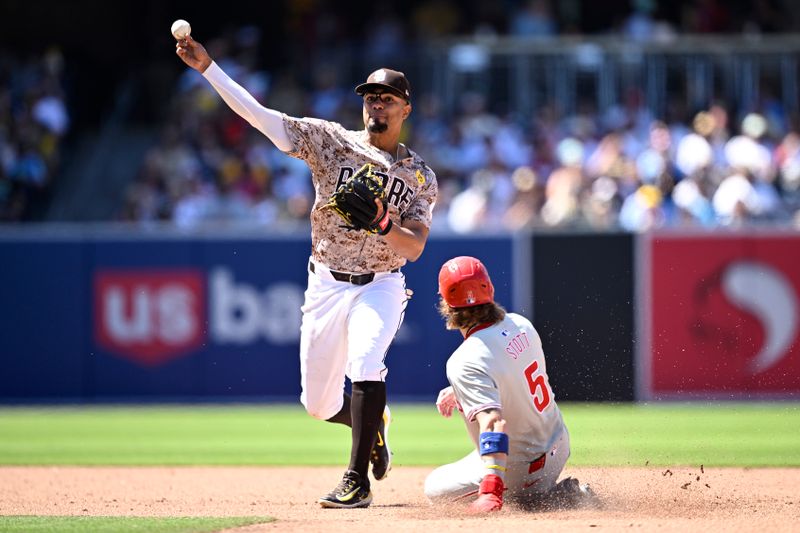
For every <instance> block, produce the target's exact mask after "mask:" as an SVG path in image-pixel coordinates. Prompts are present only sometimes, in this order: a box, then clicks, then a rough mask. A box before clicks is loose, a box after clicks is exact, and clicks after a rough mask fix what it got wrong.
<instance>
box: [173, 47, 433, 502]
mask: <svg viewBox="0 0 800 533" xmlns="http://www.w3.org/2000/svg"><path fill="white" fill-rule="evenodd" d="M176 52H177V54H178V56H179V57H180V58H181V59H182V60H183V61H184V62H185V63H186V64H187V65H189V66H190V67H192V68H194V69H196V70H198V71H199V72H200V73H202V75H203V76H204V77H205V78H206V80H208V82H209V83H210V84H211V85H212V86H213V87H214V89H215V90H216V91H217V92H218V93H219V95H220V96H221V97H222V99H223V100H224V101H225V102H226V103H227V104H228V105H229V106H230V108H231V109H233V110H234V111H235V112H236V113H238V114H239V115H240V116H242V117H243V118H244V119H245V120H247V121H248V122H249V123H250V124H251V125H253V126H254V127H255V128H257V129H258V130H259V131H260V132H262V133H263V134H264V135H266V136H267V137H268V138H269V139H270V140H271V141H272V142H273V143H274V144H275V146H277V147H278V148H279V149H280V150H282V151H284V152H286V153H287V154H289V155H291V156H294V157H298V158H300V159H303V160H304V161H305V162H306V163H307V164H308V166H309V167H310V168H311V173H312V181H313V185H314V190H315V191H316V199H315V202H314V206H313V208H312V210H311V245H312V249H311V257H310V258H309V262H308V265H307V266H308V288H307V290H306V293H305V302H304V304H303V307H302V311H303V320H302V325H301V332H300V372H301V384H302V394H301V402H302V403H303V405H304V406H305V408H306V410H307V411H308V413H309V414H310V415H312V416H314V417H316V418H319V419H321V420H327V421H329V422H335V423H340V424H346V425H348V426H350V427H351V428H352V431H351V434H352V446H351V451H350V463H349V466H348V467H347V470H346V471H345V473H344V476H343V478H342V481H341V482H340V483H339V485H338V486H337V487H336V488H335V489H334V490H332V491H331V492H330V493H329V494H327V495H325V496H323V497H322V498H320V500H319V503H320V505H322V506H323V507H332V508H351V507H367V506H368V505H369V504H370V503H371V502H372V492H371V490H370V481H369V477H368V468H369V464H370V462H372V474H373V477H374V478H375V479H376V480H380V479H383V478H384V477H386V475H387V473H388V472H389V469H390V468H391V452H390V450H389V443H388V429H389V422H390V420H391V418H390V415H389V410H388V408H386V384H385V381H384V380H385V378H386V374H387V368H386V364H385V357H386V353H387V350H388V349H389V345H390V343H391V342H392V340H393V339H394V336H395V334H396V332H397V330H398V329H399V327H400V324H401V323H402V320H403V313H404V311H405V307H406V303H407V299H408V296H407V294H406V289H405V277H404V276H403V274H402V273H401V272H400V267H402V266H403V265H404V264H405V263H406V261H407V260H410V261H414V260H416V259H417V258H418V257H419V256H420V254H421V253H422V250H423V248H424V247H425V243H426V241H427V238H428V229H429V227H430V222H431V215H432V212H433V206H434V203H435V201H436V194H437V185H436V176H435V175H434V173H433V171H432V170H431V169H430V168H429V167H428V166H427V165H426V164H425V162H424V161H423V160H422V159H421V158H420V157H419V156H418V155H417V154H415V153H414V152H412V151H411V150H409V149H408V148H407V147H406V146H404V145H403V144H401V143H400V142H399V138H400V130H401V127H402V125H403V122H404V121H405V119H406V118H408V115H409V113H411V103H410V99H411V87H410V85H409V83H408V80H407V79H406V77H405V75H404V74H403V73H402V72H397V71H394V70H390V69H386V68H382V69H379V70H376V71H375V72H373V73H372V74H370V75H369V77H368V78H367V81H366V83H362V84H361V85H359V86H357V87H356V88H355V92H356V93H357V94H359V95H360V96H362V97H363V118H364V126H365V128H364V129H363V130H360V131H348V130H346V129H344V128H343V127H342V126H341V125H339V124H336V123H333V122H328V121H324V120H319V119H313V118H293V117H289V116H286V115H285V114H282V113H280V112H278V111H274V110H272V109H268V108H265V107H263V106H262V105H261V104H259V103H258V102H257V101H256V100H255V99H254V98H253V96H252V95H251V94H249V93H248V92H247V91H245V90H244V89H243V88H242V87H241V86H239V85H238V84H236V83H235V82H234V81H233V80H232V79H231V78H230V77H228V76H227V75H226V74H225V72H223V71H222V69H220V67H219V66H218V65H217V64H216V63H215V62H214V61H212V59H211V57H209V55H208V53H207V52H206V50H205V48H204V47H203V46H202V45H201V44H200V43H198V42H197V41H195V40H194V39H193V38H192V37H191V36H186V37H185V38H183V39H180V40H178V43H177V50H176ZM345 376H347V377H348V378H349V379H350V381H351V382H352V397H351V396H350V395H348V394H347V393H346V392H345V391H344V385H345Z"/></svg>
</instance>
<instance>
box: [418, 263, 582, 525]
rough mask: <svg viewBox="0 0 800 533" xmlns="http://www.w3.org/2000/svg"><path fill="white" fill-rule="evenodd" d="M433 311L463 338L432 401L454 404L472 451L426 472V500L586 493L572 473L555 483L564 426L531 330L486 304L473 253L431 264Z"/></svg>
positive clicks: (474, 507)
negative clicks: (435, 275) (436, 268)
mask: <svg viewBox="0 0 800 533" xmlns="http://www.w3.org/2000/svg"><path fill="white" fill-rule="evenodd" d="M439 295H440V297H441V299H440V302H439V311H440V312H441V314H442V316H443V317H444V319H445V321H446V323H447V328H448V329H457V330H459V331H460V332H461V334H462V335H463V336H464V342H463V343H462V344H461V346H459V348H458V349H457V350H456V351H455V352H454V353H453V355H452V356H450V359H448V361H447V379H448V381H449V382H450V384H451V386H450V387H447V388H445V389H443V390H442V391H441V392H440V393H439V398H438V400H437V401H436V407H437V408H438V410H439V412H440V413H441V414H442V415H443V416H445V417H449V416H451V415H452V413H453V410H454V409H458V410H459V411H460V412H461V413H462V414H463V417H464V420H465V422H466V425H467V431H468V432H469V435H470V437H471V438H472V440H473V442H474V443H475V450H474V451H473V452H472V453H470V454H469V455H467V456H466V457H464V458H463V459H461V460H460V461H457V462H455V463H452V464H448V465H445V466H441V467H439V468H437V469H436V470H434V471H433V472H431V474H430V475H429V476H428V477H427V479H426V480H425V494H426V495H427V496H428V498H429V499H430V500H432V501H433V502H439V501H446V502H451V501H455V500H467V499H468V498H470V497H474V496H475V495H477V498H476V499H474V501H472V502H471V504H470V506H469V510H470V511H471V512H475V513H484V512H490V511H499V510H500V509H501V508H502V506H503V497H504V493H505V496H506V498H509V499H514V500H517V501H520V502H523V503H524V502H528V501H532V500H535V499H537V498H541V497H542V496H549V495H555V494H559V495H563V494H565V493H574V494H577V495H580V494H586V495H587V497H588V496H589V495H590V492H589V489H588V487H586V486H580V485H579V484H578V482H577V480H575V479H574V478H567V479H565V480H563V481H562V482H560V483H559V484H558V486H557V485H556V479H557V478H558V476H559V474H560V473H561V470H562V469H563V468H564V464H565V463H566V462H567V458H568V457H569V453H570V449H569V433H568V432H567V428H566V426H564V421H563V420H562V418H561V412H560V411H559V409H558V406H557V405H556V402H555V397H554V395H553V391H552V390H551V389H550V384H549V383H548V380H547V370H546V368H545V360H544V353H543V352H542V342H541V339H540V338H539V334H538V333H537V332H536V330H535V329H534V328H533V326H532V325H531V323H530V322H529V321H528V320H527V319H526V318H524V317H522V316H520V315H517V314H514V313H507V312H506V311H505V310H504V309H503V308H502V307H500V306H499V305H497V304H496V303H495V302H494V286H493V285H492V281H491V279H489V274H488V273H487V271H486V268H485V267H484V266H483V264H482V263H481V262H480V261H479V260H478V259H475V258H474V257H456V258H454V259H451V260H449V261H447V262H446V263H445V264H444V265H443V266H442V268H441V270H440V272H439Z"/></svg>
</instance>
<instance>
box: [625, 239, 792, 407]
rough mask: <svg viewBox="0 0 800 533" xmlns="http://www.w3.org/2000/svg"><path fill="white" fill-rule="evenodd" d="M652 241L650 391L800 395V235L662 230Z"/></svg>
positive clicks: (643, 372)
mask: <svg viewBox="0 0 800 533" xmlns="http://www.w3.org/2000/svg"><path fill="white" fill-rule="evenodd" d="M646 249H647V252H648V254H647V255H649V261H646V262H645V263H646V264H644V265H642V267H643V270H642V269H640V272H645V273H646V275H647V274H648V273H649V279H648V280H646V281H645V283H644V286H643V289H644V290H643V298H642V299H640V305H642V306H643V307H644V308H645V309H646V313H647V315H648V316H645V317H644V318H643V326H644V327H643V330H642V331H643V333H644V335H643V336H642V340H644V349H643V352H642V353H640V374H639V379H640V396H642V397H643V398H654V399H658V398H706V399H727V398H731V399H737V398H738V399H747V398H759V397H765V398H768V397H786V398H791V397H794V398H796V397H798V396H800V236H785V237H784V236H759V235H749V236H732V235H716V236H715V235H705V236H691V235H686V236H669V235H667V236H665V235H654V236H652V237H651V238H650V240H649V243H648V245H647V246H646ZM647 263H649V265H648V264H647ZM648 266H649V268H648ZM648 345H649V346H648Z"/></svg>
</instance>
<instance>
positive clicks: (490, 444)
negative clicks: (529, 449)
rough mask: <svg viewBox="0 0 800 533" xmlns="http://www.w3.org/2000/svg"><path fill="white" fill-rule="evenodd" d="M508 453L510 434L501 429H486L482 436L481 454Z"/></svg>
mask: <svg viewBox="0 0 800 533" xmlns="http://www.w3.org/2000/svg"><path fill="white" fill-rule="evenodd" d="M493 453H505V454H507V453H508V435H506V434H505V433H500V432H499V431H484V432H483V433H481V436H480V454H481V455H489V454H493Z"/></svg>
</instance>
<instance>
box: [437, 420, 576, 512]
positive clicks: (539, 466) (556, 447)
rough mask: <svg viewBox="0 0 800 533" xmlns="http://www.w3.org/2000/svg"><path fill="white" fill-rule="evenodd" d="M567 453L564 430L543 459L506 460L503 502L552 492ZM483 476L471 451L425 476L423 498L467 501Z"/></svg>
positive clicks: (476, 489) (440, 501)
mask: <svg viewBox="0 0 800 533" xmlns="http://www.w3.org/2000/svg"><path fill="white" fill-rule="evenodd" d="M569 453H570V450H569V432H567V428H566V427H563V431H561V434H560V436H558V437H557V438H556V440H555V442H554V443H553V445H552V446H551V447H550V449H549V450H548V451H547V452H546V453H545V454H544V458H543V459H541V458H537V457H526V458H522V459H519V458H514V457H509V460H508V463H507V465H506V467H507V468H508V470H507V471H506V474H505V486H506V492H505V495H504V499H507V500H509V501H512V500H515V499H516V500H525V498H526V497H530V496H534V495H540V494H543V493H545V492H547V491H549V490H551V489H552V488H553V487H555V485H556V481H557V480H558V476H560V475H561V471H562V470H564V465H565V464H567V459H568V458H569ZM537 459H538V461H537ZM485 473H486V469H485V467H484V466H483V461H482V460H481V457H480V455H479V454H478V450H474V451H472V453H470V454H469V455H467V456H466V457H464V458H463V459H460V460H458V461H456V462H455V463H450V464H446V465H444V466H440V467H439V468H437V469H436V470H434V471H433V472H431V473H430V474H428V477H427V478H426V479H425V495H426V496H427V497H428V499H429V500H431V501H432V502H434V503H445V502H452V501H456V500H460V499H467V498H469V497H472V496H474V495H476V494H477V493H478V486H479V485H480V483H481V480H482V479H483V476H484V474H485Z"/></svg>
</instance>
